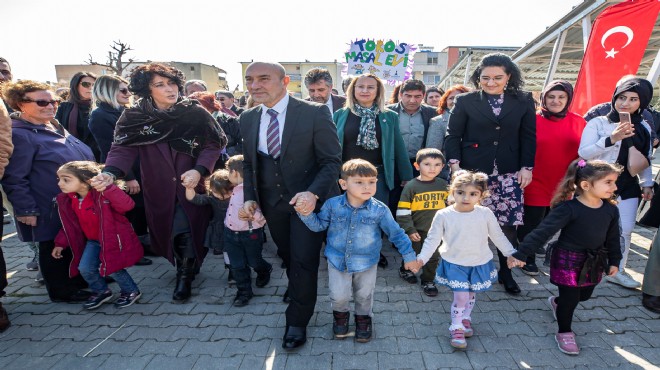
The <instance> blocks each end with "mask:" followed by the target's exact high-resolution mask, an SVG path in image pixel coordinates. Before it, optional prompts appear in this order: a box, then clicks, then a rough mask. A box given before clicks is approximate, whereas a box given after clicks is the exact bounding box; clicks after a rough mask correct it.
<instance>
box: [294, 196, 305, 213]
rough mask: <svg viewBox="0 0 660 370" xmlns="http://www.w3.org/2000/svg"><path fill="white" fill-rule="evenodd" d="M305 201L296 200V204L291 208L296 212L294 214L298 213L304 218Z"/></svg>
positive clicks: (301, 199)
mask: <svg viewBox="0 0 660 370" xmlns="http://www.w3.org/2000/svg"><path fill="white" fill-rule="evenodd" d="M305 204H306V203H305V200H304V199H303V198H298V200H297V201H296V204H295V205H294V206H293V209H295V210H296V212H298V213H300V214H301V215H303V216H305V215H306V214H305Z"/></svg>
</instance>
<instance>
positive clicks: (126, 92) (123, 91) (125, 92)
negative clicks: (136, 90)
mask: <svg viewBox="0 0 660 370" xmlns="http://www.w3.org/2000/svg"><path fill="white" fill-rule="evenodd" d="M119 92H120V93H122V94H124V95H128V94H130V92H129V91H128V89H127V88H123V89H119Z"/></svg>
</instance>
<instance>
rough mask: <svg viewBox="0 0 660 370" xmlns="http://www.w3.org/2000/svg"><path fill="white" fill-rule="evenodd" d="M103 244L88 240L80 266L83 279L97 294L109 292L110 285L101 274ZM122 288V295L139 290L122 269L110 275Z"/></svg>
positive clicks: (79, 269)
mask: <svg viewBox="0 0 660 370" xmlns="http://www.w3.org/2000/svg"><path fill="white" fill-rule="evenodd" d="M100 254H101V244H99V242H98V241H96V240H88V241H87V245H85V250H84V251H83V254H82V257H81V258H80V265H78V271H80V275H82V277H83V279H85V281H86V282H87V284H89V288H90V289H91V290H92V291H93V292H95V293H101V292H105V291H106V290H108V284H107V283H106V282H105V279H103V277H102V276H101V273H100V272H99V267H100V266H101V259H100V257H99V255H100ZM110 276H112V278H113V279H115V281H116V282H117V284H118V285H119V287H120V288H121V292H122V293H133V292H137V291H138V290H139V289H138V287H137V285H136V284H135V282H134V281H133V278H131V275H129V274H128V271H126V270H125V269H121V270H119V271H117V272H115V273H113V274H110Z"/></svg>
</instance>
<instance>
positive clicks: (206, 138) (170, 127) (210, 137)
mask: <svg viewBox="0 0 660 370" xmlns="http://www.w3.org/2000/svg"><path fill="white" fill-rule="evenodd" d="M114 142H115V143H116V144H119V145H127V146H140V145H149V144H156V143H161V142H167V143H168V144H169V145H170V148H172V149H173V150H174V151H177V152H179V153H183V154H187V155H190V156H192V157H193V158H197V157H198V156H199V154H200V152H201V151H202V149H203V148H204V146H205V145H206V143H209V142H214V143H218V144H219V145H220V146H221V147H224V146H225V145H226V144H227V138H226V137H225V134H224V133H223V132H222V129H221V128H220V125H219V124H218V122H217V121H216V120H215V119H213V117H212V116H211V115H210V114H209V113H208V112H207V111H206V109H204V108H203V107H201V106H200V105H199V102H198V101H196V100H188V99H182V100H179V101H178V102H177V103H176V104H174V105H173V106H172V108H170V109H168V110H159V109H156V107H155V106H154V104H153V102H152V100H151V99H150V98H146V99H140V101H138V103H137V105H135V106H134V107H131V108H127V109H126V110H124V113H122V115H121V117H119V120H118V121H117V126H116V127H115V141H114Z"/></svg>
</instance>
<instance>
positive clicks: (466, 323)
mask: <svg viewBox="0 0 660 370" xmlns="http://www.w3.org/2000/svg"><path fill="white" fill-rule="evenodd" d="M462 322H463V326H465V330H464V331H463V335H464V336H465V338H470V337H471V336H472V335H474V330H472V323H471V322H470V320H467V319H463V321H462Z"/></svg>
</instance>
